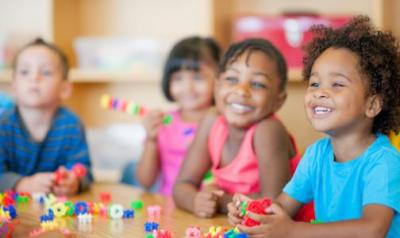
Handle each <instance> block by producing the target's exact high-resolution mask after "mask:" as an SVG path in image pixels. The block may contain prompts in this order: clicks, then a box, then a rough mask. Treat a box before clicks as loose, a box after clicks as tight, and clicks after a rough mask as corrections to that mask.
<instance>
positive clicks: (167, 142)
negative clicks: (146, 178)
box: [157, 111, 197, 195]
mask: <svg viewBox="0 0 400 238" xmlns="http://www.w3.org/2000/svg"><path fill="white" fill-rule="evenodd" d="M170 115H172V121H171V123H170V124H168V125H165V126H162V127H161V128H160V131H159V133H158V138H157V140H158V153H159V159H160V164H161V181H160V182H161V184H160V189H159V192H160V193H162V194H164V195H171V194H172V188H173V186H174V183H175V179H176V177H177V176H178V173H179V169H180V168H181V165H182V163H183V160H184V158H185V156H186V153H187V150H188V148H189V145H190V143H191V142H192V140H193V138H194V134H195V132H196V129H197V123H188V122H184V121H182V118H181V116H180V113H179V111H173V112H171V113H170Z"/></svg>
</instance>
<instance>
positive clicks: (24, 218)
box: [13, 183, 229, 237]
mask: <svg viewBox="0 0 400 238" xmlns="http://www.w3.org/2000/svg"><path fill="white" fill-rule="evenodd" d="M101 192H110V193H111V195H112V203H119V204H121V205H123V206H124V209H127V208H129V207H130V206H129V205H130V203H131V202H132V201H134V200H138V199H139V200H142V201H143V203H144V207H143V209H141V210H139V211H136V212H135V217H134V218H133V219H118V220H112V219H110V218H104V217H100V216H96V215H94V216H93V221H92V224H90V225H81V224H79V223H78V222H77V219H76V217H65V218H59V219H58V222H59V223H60V224H61V225H62V226H63V227H65V228H67V229H69V230H70V231H71V233H72V234H71V237H145V231H144V223H145V222H146V221H147V210H146V207H147V206H149V205H159V206H161V209H162V210H161V219H160V226H159V227H160V228H161V229H164V230H168V231H170V232H172V236H173V237H185V230H186V228H187V227H189V226H198V227H200V229H201V231H202V233H205V232H207V231H208V229H209V228H210V227H211V226H224V227H229V224H228V220H227V217H226V216H223V215H219V216H217V217H214V218H212V219H201V218H198V217H195V216H193V215H192V214H190V213H188V212H185V211H183V210H180V209H177V208H176V207H175V204H174V202H173V199H172V198H171V197H165V196H161V195H158V194H151V193H148V192H145V191H143V190H141V189H137V188H133V187H130V186H126V185H122V184H105V183H102V184H98V183H95V184H93V185H92V187H91V188H90V190H89V191H87V192H85V193H82V194H80V195H77V196H74V197H72V198H70V199H69V200H71V201H74V202H76V201H86V202H99V201H100V193H101ZM44 213H45V212H44V207H43V206H42V205H40V204H38V203H36V202H35V201H32V202H31V203H30V204H21V205H18V206H17V214H18V220H19V221H18V222H19V224H17V225H15V231H14V233H13V234H14V236H13V237H29V233H30V232H31V231H32V230H35V229H39V228H40V221H39V217H40V215H42V214H44ZM40 237H64V235H63V234H62V233H61V232H60V231H58V230H54V231H50V232H46V233H44V234H42V236H40Z"/></svg>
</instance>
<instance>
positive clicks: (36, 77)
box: [31, 70, 40, 82]
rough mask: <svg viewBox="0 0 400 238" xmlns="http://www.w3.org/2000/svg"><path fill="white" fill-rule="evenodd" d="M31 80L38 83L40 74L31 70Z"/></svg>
mask: <svg viewBox="0 0 400 238" xmlns="http://www.w3.org/2000/svg"><path fill="white" fill-rule="evenodd" d="M31 79H32V81H34V82H39V81H40V72H39V71H38V70H33V71H32V73H31Z"/></svg>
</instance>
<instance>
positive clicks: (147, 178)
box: [132, 111, 164, 189]
mask: <svg viewBox="0 0 400 238" xmlns="http://www.w3.org/2000/svg"><path fill="white" fill-rule="evenodd" d="M163 116H164V115H163V113H162V112H160V111H151V112H149V113H148V114H147V115H146V116H145V118H143V126H144V128H145V129H146V133H147V135H146V140H145V141H144V144H143V147H144V148H143V153H142V155H141V157H140V160H139V163H138V165H137V167H136V171H135V175H136V179H137V180H138V181H139V183H140V184H141V185H142V186H144V187H145V188H147V189H149V188H150V187H151V186H152V185H153V184H154V182H155V181H156V179H157V176H158V174H159V171H160V161H159V159H158V148H157V146H158V145H157V136H158V131H159V128H160V127H161V125H162V118H163ZM132 172H133V171H132Z"/></svg>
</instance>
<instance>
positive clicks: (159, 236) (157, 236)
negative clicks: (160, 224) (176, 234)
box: [153, 229, 172, 238]
mask: <svg viewBox="0 0 400 238" xmlns="http://www.w3.org/2000/svg"><path fill="white" fill-rule="evenodd" d="M153 237H154V238H172V234H171V232H169V231H166V230H163V229H161V230H153Z"/></svg>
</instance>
